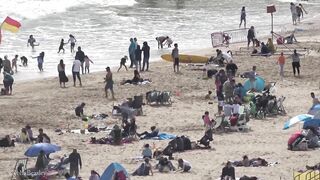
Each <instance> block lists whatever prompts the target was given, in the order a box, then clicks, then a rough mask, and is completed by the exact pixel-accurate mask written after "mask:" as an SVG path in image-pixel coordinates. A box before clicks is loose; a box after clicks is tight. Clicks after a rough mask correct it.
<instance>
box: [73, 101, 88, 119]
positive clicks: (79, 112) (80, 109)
mask: <svg viewBox="0 0 320 180" xmlns="http://www.w3.org/2000/svg"><path fill="white" fill-rule="evenodd" d="M85 105H86V103H84V102H83V103H81V104H80V105H79V106H77V107H76V108H75V110H74V111H75V113H76V116H78V117H82V116H83V108H84V106H85Z"/></svg>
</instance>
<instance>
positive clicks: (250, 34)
mask: <svg viewBox="0 0 320 180" xmlns="http://www.w3.org/2000/svg"><path fill="white" fill-rule="evenodd" d="M247 38H248V48H249V45H250V42H252V45H253V46H254V39H255V32H254V26H251V27H250V29H249V30H248V35H247Z"/></svg>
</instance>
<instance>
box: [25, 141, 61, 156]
mask: <svg viewBox="0 0 320 180" xmlns="http://www.w3.org/2000/svg"><path fill="white" fill-rule="evenodd" d="M41 150H42V151H44V153H45V154H50V153H54V152H56V151H60V150H61V147H60V146H57V145H54V144H49V143H37V144H34V145H32V146H31V147H29V148H28V150H27V151H26V152H25V153H24V155H25V156H28V157H36V156H38V155H39V152H40V151H41Z"/></svg>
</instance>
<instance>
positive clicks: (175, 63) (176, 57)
mask: <svg viewBox="0 0 320 180" xmlns="http://www.w3.org/2000/svg"><path fill="white" fill-rule="evenodd" d="M171 57H172V60H173V71H174V72H179V49H178V44H177V43H175V44H174V48H173V49H172V52H171ZM176 67H177V71H176Z"/></svg>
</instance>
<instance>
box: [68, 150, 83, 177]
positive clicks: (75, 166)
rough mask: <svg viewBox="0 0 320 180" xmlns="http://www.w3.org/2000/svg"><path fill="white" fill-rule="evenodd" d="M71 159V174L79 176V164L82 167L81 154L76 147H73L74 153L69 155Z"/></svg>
mask: <svg viewBox="0 0 320 180" xmlns="http://www.w3.org/2000/svg"><path fill="white" fill-rule="evenodd" d="M69 161H70V175H71V176H73V175H74V176H76V177H78V176H79V166H80V169H81V168H82V162H81V156H80V154H79V153H78V152H77V150H76V149H73V151H72V153H71V154H70V155H69Z"/></svg>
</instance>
